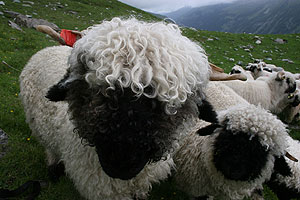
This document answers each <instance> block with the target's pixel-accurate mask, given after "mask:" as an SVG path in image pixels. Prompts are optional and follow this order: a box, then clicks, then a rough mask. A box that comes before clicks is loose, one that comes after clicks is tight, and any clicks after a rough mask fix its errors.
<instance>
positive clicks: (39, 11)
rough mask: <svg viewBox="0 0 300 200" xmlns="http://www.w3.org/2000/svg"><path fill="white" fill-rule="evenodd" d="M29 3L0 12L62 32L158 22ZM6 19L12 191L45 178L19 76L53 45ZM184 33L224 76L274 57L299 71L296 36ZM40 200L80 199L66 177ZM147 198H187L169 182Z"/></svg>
mask: <svg viewBox="0 0 300 200" xmlns="http://www.w3.org/2000/svg"><path fill="white" fill-rule="evenodd" d="M31 1H32V2H34V4H33V5H31V7H24V6H22V3H13V1H8V0H7V1H4V3H5V5H4V6H3V5H2V6H0V11H1V12H4V11H5V10H10V11H15V12H19V13H22V14H27V15H32V16H33V17H34V18H42V19H46V20H48V21H50V22H53V23H55V24H57V25H58V26H59V27H60V28H66V29H78V30H82V29H85V28H87V27H88V26H90V25H92V24H95V23H99V22H100V21H102V20H104V19H108V20H109V19H111V18H112V17H115V16H121V17H130V16H135V17H136V18H138V19H141V20H145V21H153V20H154V21H156V20H159V19H158V18H155V17H154V16H152V15H150V14H148V13H145V12H143V11H141V10H138V9H135V8H132V7H129V6H127V5H125V4H122V3H119V2H117V1H116V0H110V1H109V0H108V1H107V0H80V1H72V0H61V1H60V3H58V1H57V0H44V1H38V0H31ZM58 5H61V6H58ZM74 12H76V14H74ZM8 20H12V19H11V18H9V17H8V16H7V15H5V16H1V15H0V128H1V129H3V130H4V131H5V132H6V133H7V134H8V136H9V143H8V145H7V149H8V152H7V154H6V155H5V156H4V157H3V158H0V188H10V189H13V188H15V187H17V186H19V185H20V184H22V183H24V182H25V181H27V180H32V179H39V180H46V181H48V180H49V177H48V175H47V168H46V163H45V156H44V150H43V147H42V146H41V145H40V144H39V143H38V142H37V140H36V139H35V138H34V137H32V136H31V131H30V129H29V127H28V125H27V124H26V122H25V116H24V112H23V108H22V105H21V103H20V100H19V98H18V94H19V83H18V77H19V74H20V72H21V70H22V68H23V67H24V66H25V64H26V62H27V61H28V60H29V58H30V57H31V56H32V55H33V54H34V53H36V52H37V51H39V50H40V49H43V48H45V47H47V46H53V45H57V43H56V42H54V41H53V40H52V39H50V38H49V37H46V35H44V34H42V33H39V32H37V31H35V30H34V29H29V28H25V27H22V29H23V32H21V31H18V30H16V29H12V28H11V27H10V26H8ZM183 34H184V35H186V36H187V37H189V38H190V39H192V40H194V41H197V42H198V43H199V44H201V45H202V46H203V47H204V48H205V50H206V51H207V54H208V55H209V60H210V62H212V63H214V64H216V65H218V66H220V67H222V68H224V70H225V71H226V72H229V70H230V69H231V67H232V66H233V65H234V64H236V63H237V62H238V61H240V62H243V63H244V64H246V63H248V62H251V61H253V58H260V59H265V58H272V60H271V61H269V63H273V64H276V65H278V66H282V67H283V68H285V69H287V70H289V71H291V72H299V65H300V57H299V50H300V49H299V48H300V45H299V44H300V34H289V35H259V37H260V38H261V41H262V44H260V45H257V44H256V43H255V41H256V39H255V35H251V34H231V33H221V32H210V31H197V30H193V29H188V28H184V29H183ZM277 37H278V38H282V39H286V40H287V41H288V42H287V43H286V44H277V43H274V41H273V40H274V39H276V38H277ZM208 38H211V39H213V40H208ZM249 45H252V47H253V48H251V52H246V51H245V50H244V49H243V47H244V46H245V47H247V46H248V47H249ZM232 58H233V59H234V61H233V59H232ZM282 59H290V60H292V61H293V62H294V64H289V63H287V62H284V61H282ZM3 61H4V62H5V63H7V64H8V65H9V66H11V67H13V68H11V67H9V66H8V65H7V64H5V63H3ZM292 135H293V136H294V137H297V138H300V133H299V132H297V131H292ZM0 145H1V144H0ZM0 149H2V148H0ZM264 195H265V199H267V200H275V199H276V196H275V195H274V194H273V193H272V192H271V191H270V190H268V188H265V191H264ZM20 199H21V198H20ZM38 199H39V200H42V199H45V200H48V199H64V200H67V199H70V200H71V199H72V200H73V199H75V200H76V199H82V198H81V197H80V195H79V193H78V192H77V191H76V189H75V188H74V186H73V184H72V182H71V181H70V180H69V179H68V178H67V177H63V178H61V179H60V180H59V182H57V183H51V182H50V183H49V185H48V187H46V188H44V189H43V190H42V193H41V195H40V196H39V197H38ZM149 199H151V200H158V199H159V200H160V199H164V200H185V199H188V196H187V195H186V194H184V193H182V192H180V191H178V190H177V189H176V187H175V185H174V183H173V181H172V179H170V180H167V181H164V182H163V183H161V184H160V185H154V187H153V190H152V192H151V194H150V197H149Z"/></svg>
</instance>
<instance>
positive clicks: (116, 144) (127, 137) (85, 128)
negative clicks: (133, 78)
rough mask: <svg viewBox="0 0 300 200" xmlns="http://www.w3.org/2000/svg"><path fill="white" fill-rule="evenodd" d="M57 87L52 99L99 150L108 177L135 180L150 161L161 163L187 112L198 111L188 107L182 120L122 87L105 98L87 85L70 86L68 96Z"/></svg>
mask: <svg viewBox="0 0 300 200" xmlns="http://www.w3.org/2000/svg"><path fill="white" fill-rule="evenodd" d="M57 87H59V86H58V85H56V86H54V87H53V88H52V89H50V91H49V93H48V97H49V98H51V99H56V100H57V99H61V97H63V98H65V100H66V101H67V102H68V103H69V111H70V114H71V120H72V121H73V123H74V125H75V127H76V128H75V132H76V133H77V134H78V135H79V136H80V137H81V138H83V139H84V140H83V141H85V142H87V144H88V145H90V146H95V150H96V152H97V154H98V157H99V161H100V164H101V166H102V168H103V170H104V171H105V173H106V174H107V175H109V176H110V177H112V178H119V179H123V180H128V179H131V178H133V177H135V176H136V175H137V174H138V173H139V172H140V171H141V170H142V169H143V168H144V166H145V165H146V164H147V163H148V162H156V161H159V160H161V159H162V158H163V156H165V155H166V154H167V152H168V151H170V150H171V147H172V142H173V141H174V140H175V139H176V135H175V133H176V131H175V129H176V127H177V126H178V125H179V124H180V123H181V120H183V118H182V116H183V115H184V114H183V112H190V113H193V112H194V111H193V110H195V109H194V108H193V109H192V108H190V107H189V106H188V105H184V106H183V107H182V108H181V109H179V110H178V112H177V114H176V115H167V114H166V113H165V112H164V106H163V104H162V102H160V101H158V100H157V99H155V98H153V99H151V98H147V97H146V96H141V97H136V95H134V93H133V92H132V91H131V90H130V89H129V88H126V89H121V88H120V87H118V86H116V87H115V89H114V90H110V91H107V93H106V95H103V94H102V93H101V92H99V89H95V88H90V87H89V85H88V84H87V82H85V81H83V80H82V81H78V80H77V81H74V82H72V83H68V86H67V88H68V92H67V93H66V94H63V95H61V92H62V93H63V90H60V89H58V88H57ZM56 90H58V91H56ZM177 123H179V124H177Z"/></svg>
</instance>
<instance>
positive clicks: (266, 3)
mask: <svg viewBox="0 0 300 200" xmlns="http://www.w3.org/2000/svg"><path fill="white" fill-rule="evenodd" d="M298 13H300V1H298V0H260V1H259V0H249V1H237V2H234V3H227V4H217V5H211V6H204V7H199V8H182V9H180V10H177V11H175V12H172V13H166V14H165V15H166V16H168V17H170V18H173V19H174V20H175V21H176V22H177V23H179V24H182V25H185V26H190V27H194V28H197V29H204V30H210V31H222V32H232V33H243V32H246V33H255V34H285V33H299V32H300V15H299V14H298Z"/></svg>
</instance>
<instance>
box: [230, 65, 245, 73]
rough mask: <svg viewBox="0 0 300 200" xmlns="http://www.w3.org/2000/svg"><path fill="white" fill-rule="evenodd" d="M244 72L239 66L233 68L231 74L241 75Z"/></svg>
mask: <svg viewBox="0 0 300 200" xmlns="http://www.w3.org/2000/svg"><path fill="white" fill-rule="evenodd" d="M243 71H244V69H243V68H242V67H241V66H239V65H235V66H233V67H232V69H231V71H230V74H240V73H242V72H243Z"/></svg>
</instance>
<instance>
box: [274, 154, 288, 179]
mask: <svg viewBox="0 0 300 200" xmlns="http://www.w3.org/2000/svg"><path fill="white" fill-rule="evenodd" d="M274 172H275V173H279V174H281V175H283V176H291V175H292V172H291V168H290V167H289V166H288V164H287V162H286V160H285V158H284V156H281V157H276V158H275V163H274Z"/></svg>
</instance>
